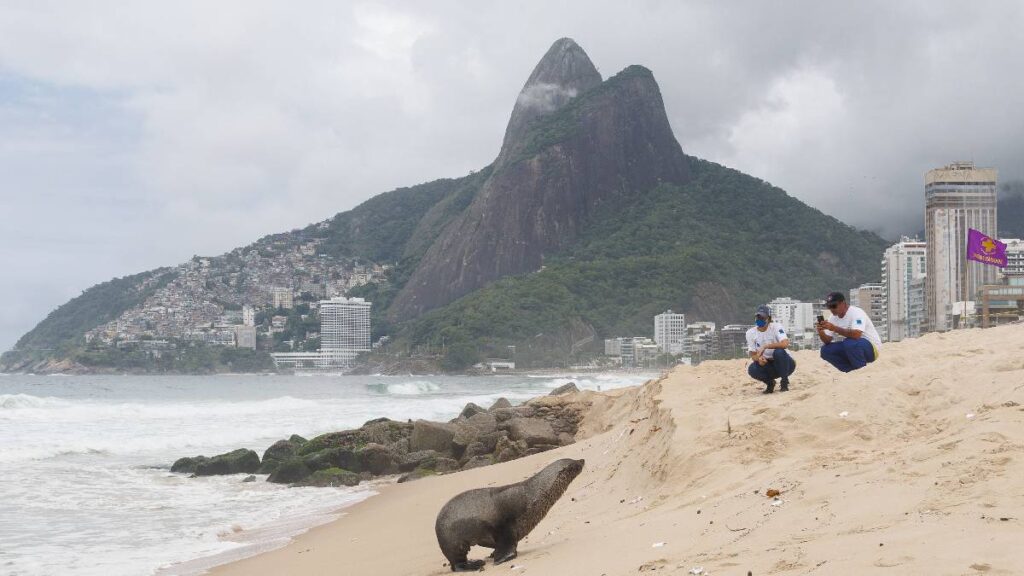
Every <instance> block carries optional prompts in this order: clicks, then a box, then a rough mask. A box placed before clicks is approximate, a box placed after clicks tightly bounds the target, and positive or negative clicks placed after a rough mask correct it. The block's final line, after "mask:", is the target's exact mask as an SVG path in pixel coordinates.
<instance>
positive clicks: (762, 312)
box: [757, 304, 772, 318]
mask: <svg viewBox="0 0 1024 576" xmlns="http://www.w3.org/2000/svg"><path fill="white" fill-rule="evenodd" d="M757 316H760V317H762V318H771V316H772V309H771V308H769V307H767V306H765V305H763V304H762V305H761V306H758V307H757Z"/></svg>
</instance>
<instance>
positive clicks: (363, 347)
mask: <svg viewBox="0 0 1024 576" xmlns="http://www.w3.org/2000/svg"><path fill="white" fill-rule="evenodd" d="M370 306H372V303H371V302H367V301H366V300H364V299H362V298H344V297H338V298H331V299H330V300H321V301H320V362H321V365H322V367H325V368H337V367H341V368H344V367H347V366H348V365H350V364H351V363H352V360H353V359H354V358H355V357H356V356H358V355H359V354H361V353H363V352H369V351H370Z"/></svg>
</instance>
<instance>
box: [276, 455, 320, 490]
mask: <svg viewBox="0 0 1024 576" xmlns="http://www.w3.org/2000/svg"><path fill="white" fill-rule="evenodd" d="M312 473H313V471H312V470H310V469H309V467H308V466H306V463H305V462H303V461H302V460H300V459H299V458H293V459H291V460H288V461H287V462H284V463H282V464H281V465H280V466H279V467H278V468H277V470H274V472H273V473H272V474H271V475H270V476H269V477H268V478H267V482H273V483H275V484H292V483H295V482H300V481H302V480H305V479H306V478H308V477H309V476H310V475H311V474H312Z"/></svg>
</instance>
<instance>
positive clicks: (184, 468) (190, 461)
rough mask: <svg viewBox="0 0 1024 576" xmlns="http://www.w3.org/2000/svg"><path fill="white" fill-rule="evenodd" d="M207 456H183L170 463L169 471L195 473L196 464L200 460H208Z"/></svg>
mask: <svg viewBox="0 0 1024 576" xmlns="http://www.w3.org/2000/svg"><path fill="white" fill-rule="evenodd" d="M208 460H209V458H207V457H206V456H191V457H185V458H178V459H177V460H175V461H174V464H172V465H171V472H181V473H183V474H195V472H196V466H197V465H199V463H201V462H206V461H208Z"/></svg>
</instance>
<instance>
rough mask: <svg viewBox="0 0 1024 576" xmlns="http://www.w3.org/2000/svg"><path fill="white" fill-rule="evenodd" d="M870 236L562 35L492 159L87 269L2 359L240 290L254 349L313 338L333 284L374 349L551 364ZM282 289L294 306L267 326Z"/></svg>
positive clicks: (207, 309)
mask: <svg viewBox="0 0 1024 576" xmlns="http://www.w3.org/2000/svg"><path fill="white" fill-rule="evenodd" d="M885 245H886V242H885V241H883V240H882V239H881V238H879V237H878V236H876V235H874V234H871V233H867V232H861V231H858V230H855V229H853V228H851V227H849V226H847V225H845V224H843V223H841V222H839V221H838V220H836V219H834V218H832V217H829V216H827V215H825V214H822V213H821V212H819V211H817V210H815V209H813V208H810V207H808V206H806V205H804V204H802V203H801V202H799V201H798V200H796V199H794V198H792V197H790V196H789V195H787V194H786V193H785V192H784V191H782V190H780V189H778V188H776V187H773V186H771V185H770V184H768V183H766V182H763V181H761V180H759V179H757V178H754V177H751V176H747V175H745V174H742V173H740V172H737V171H735V170H731V169H728V168H725V167H722V166H719V165H717V164H714V163H711V162H707V161H704V160H700V159H697V158H694V157H691V156H687V155H685V154H684V153H683V151H682V149H681V148H680V146H679V143H678V142H677V141H676V139H675V136H674V135H673V133H672V130H671V127H670V125H669V122H668V119H667V116H666V112H665V107H664V102H663V101H662V97H661V93H660V90H659V87H658V84H657V82H656V81H655V79H654V75H653V74H652V73H651V71H650V70H648V69H646V68H643V67H641V66H630V67H627V68H626V69H624V70H622V71H621V72H619V73H618V74H615V75H614V76H612V77H610V78H608V79H606V80H603V79H602V78H601V75H600V74H599V73H598V72H597V70H596V68H595V67H594V65H593V63H592V62H591V61H590V59H589V58H588V57H587V55H586V53H585V52H584V51H583V49H582V48H580V46H578V45H577V44H576V43H575V42H573V41H572V40H570V39H567V38H563V39H561V40H558V41H557V42H555V44H554V45H553V46H552V47H551V49H550V50H548V52H547V53H546V54H545V55H544V57H543V58H542V59H541V61H540V63H539V64H538V65H537V67H536V68H535V69H534V71H533V73H532V74H531V75H530V78H529V79H528V80H527V82H526V84H525V85H524V87H523V89H522V91H521V92H520V94H519V97H518V98H517V100H516V104H515V107H514V109H513V111H512V114H511V117H510V119H509V123H508V128H507V130H506V134H505V137H504V140H503V142H502V145H501V149H500V152H499V153H498V155H497V157H496V158H495V160H494V162H493V163H492V164H491V165H489V166H487V167H485V168H482V169H481V170H479V171H476V172H472V173H470V174H469V175H467V176H464V177H462V178H456V179H442V180H437V181H434V182H429V183H426V184H420V185H417V186H412V187H409V188H400V189H397V190H393V191H391V192H387V193H385V194H381V195H379V196H376V197H374V198H371V199H370V200H368V201H366V202H364V203H363V204H361V205H359V206H357V207H356V208H354V209H352V210H349V211H346V212H343V213H339V214H337V215H335V216H333V217H331V218H329V219H327V220H324V221H322V222H319V223H315V224H312V225H310V226H308V227H307V228H304V229H301V230H293V231H291V232H286V233H282V234H276V235H273V236H269V237H267V238H264V239H261V240H259V241H257V242H256V243H254V244H253V245H250V246H247V247H244V248H239V249H236V250H233V251H232V252H230V253H228V254H225V255H222V256H217V257H211V258H198V257H197V258H195V259H193V260H192V261H191V262H189V263H187V264H183V265H181V266H178V267H171V268H165V269H160V270H156V271H152V272H146V273H142V274H138V275H135V276H131V277H126V278H122V279H116V280H114V281H111V282H107V283H104V284H101V285H98V286H96V287H93V288H90V289H89V290H87V291H86V292H85V293H83V294H82V295H81V296H79V297H78V298H75V299H73V300H72V301H70V302H68V303H67V304H65V305H63V306H61V307H60V308H58V309H57V310H56V311H54V312H53V313H52V314H50V316H48V317H47V318H46V319H45V320H43V321H42V322H41V323H40V324H39V326H37V327H36V328H35V329H34V330H32V331H31V332H29V333H28V334H26V335H25V337H23V338H22V339H21V340H20V341H19V343H18V346H17V348H16V350H15V351H14V352H12V353H8V354H6V355H5V356H4V358H3V360H2V362H0V369H7V370H10V369H12V367H13V369H47V368H46V366H54V365H55V364H54V361H58V360H60V361H70V362H72V363H74V362H78V363H80V364H81V363H89V362H91V363H92V364H89V365H90V366H93V365H99V366H102V365H104V363H107V364H109V363H110V362H111V360H110V358H111V357H113V356H116V355H113V356H112V354H111V352H110V350H111V349H113V347H114V346H117V345H120V344H122V343H123V342H124V340H125V338H123V336H126V337H135V338H149V339H160V338H164V337H165V336H166V334H163V333H161V330H163V328H162V327H166V326H173V327H174V330H176V331H178V332H180V333H181V334H182V335H186V336H187V335H193V334H195V333H196V329H197V328H201V329H202V330H204V331H205V330H213V329H216V328H217V326H218V324H224V323H225V322H226V321H230V320H231V317H233V315H236V313H237V310H238V308H239V307H241V306H253V307H254V308H255V309H256V313H257V318H258V319H259V322H258V324H259V326H260V327H261V328H260V329H261V330H266V331H267V332H266V334H267V335H266V336H265V337H263V340H262V344H261V347H262V349H263V350H267V349H269V348H271V347H273V346H283V345H285V344H288V345H289V346H295V347H296V348H297V349H311V348H310V347H312V346H315V344H316V342H315V338H313V336H312V334H313V333H314V332H315V330H316V328H317V326H316V318H315V312H314V311H313V310H312V309H313V308H315V304H316V300H317V298H319V297H322V296H323V295H331V294H337V293H344V294H348V295H353V296H363V297H366V298H368V299H369V300H371V301H372V302H373V311H372V314H373V317H372V320H373V332H374V339H376V338H377V337H379V336H382V335H385V334H387V335H389V336H390V337H391V344H390V345H389V346H388V347H386V348H385V349H383V350H382V352H381V353H380V354H379V356H380V357H385V356H386V357H387V358H389V359H390V360H394V359H395V358H400V357H406V358H408V356H409V355H413V356H416V355H417V354H419V356H418V357H417V359H416V362H420V361H425V362H426V364H425V365H429V364H430V363H431V362H437V361H440V362H441V365H442V366H444V367H446V368H449V369H459V368H462V367H464V366H466V365H468V364H472V363H473V362H474V361H476V360H477V359H479V358H481V357H485V356H501V355H505V354H507V351H508V350H510V349H512V347H516V349H517V352H516V358H517V362H519V363H521V364H522V365H525V366H530V365H533V366H546V365H552V364H562V363H565V362H568V361H571V360H572V358H573V357H574V356H576V355H587V354H592V353H596V352H597V349H598V347H599V346H598V344H599V343H600V340H601V339H602V338H608V337H615V336H628V335H644V334H649V333H650V332H651V329H652V328H651V325H652V316H653V315H654V314H657V313H659V312H662V311H664V310H665V309H666V308H672V309H674V310H677V311H682V312H684V313H687V314H688V319H692V320H710V321H714V322H718V323H720V324H721V323H729V322H735V321H740V320H743V319H746V318H748V317H749V312H750V310H751V309H752V306H754V305H756V304H758V303H762V302H764V301H765V300H767V299H770V298H773V297H776V296H792V297H794V298H820V297H821V296H822V295H823V294H824V293H826V292H827V291H829V290H835V289H847V288H849V287H851V286H855V285H857V284H859V283H861V282H866V281H871V280H876V279H877V278H878V275H879V265H878V262H879V258H880V255H881V252H882V250H883V249H884V247H885ZM275 288H276V290H275ZM282 289H283V290H284V291H285V292H287V293H290V294H291V295H292V297H293V298H294V300H295V304H296V307H297V308H300V307H301V306H306V308H307V309H305V310H301V309H300V310H299V311H296V312H292V315H290V316H288V317H287V318H285V319H284V320H285V321H282V322H277V320H274V322H277V325H274V326H272V324H274V323H273V322H271V320H272V318H271V316H273V315H278V314H282V312H281V310H279V309H277V307H276V306H275V304H274V300H273V297H274V294H276V293H278V292H280V290H282ZM300 303H301V304H300ZM196 323H199V324H201V325H202V326H193V325H194V324H196ZM282 324H283V326H282ZM203 326H205V327H203ZM274 330H277V332H276V333H275V332H274ZM132 331H134V332H132ZM282 331H283V332H282ZM129 332H131V333H130V334H129ZM87 334H90V335H91V336H90V338H89V342H86V340H87V338H86V335H87ZM189 337H191V336H189ZM104 346H107V347H108V348H104ZM312 349H315V348H312ZM380 359H381V358H378V360H380ZM235 360H236V361H237V359H235ZM390 360H389V361H390ZM398 361H399V362H401V360H398ZM133 362H135V360H133ZM145 362H146V361H145V358H144V357H139V358H138V359H137V364H130V365H129V368H131V369H135V368H136V367H137V366H141V367H145ZM47 363H48V364H47ZM215 364H216V363H214V365H215ZM66 365H67V364H66V362H63V363H61V364H59V366H61V368H59V369H65V368H64V367H65V366H66ZM162 365H163V366H167V367H168V368H167V369H168V370H178V369H181V366H186V367H188V368H187V369H192V368H191V367H192V366H193V365H196V363H195V362H193V361H191V360H190V361H188V362H185V361H184V360H182V361H180V362H178V363H177V364H175V363H174V362H169V363H166V364H162ZM198 365H201V366H204V367H206V368H204V369H214V368H210V366H211V363H210V362H209V361H208V359H206V360H203V361H202V362H201V363H199V364H198ZM419 365H424V364H419ZM41 366H42V367H43V368H40V367H41Z"/></svg>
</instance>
